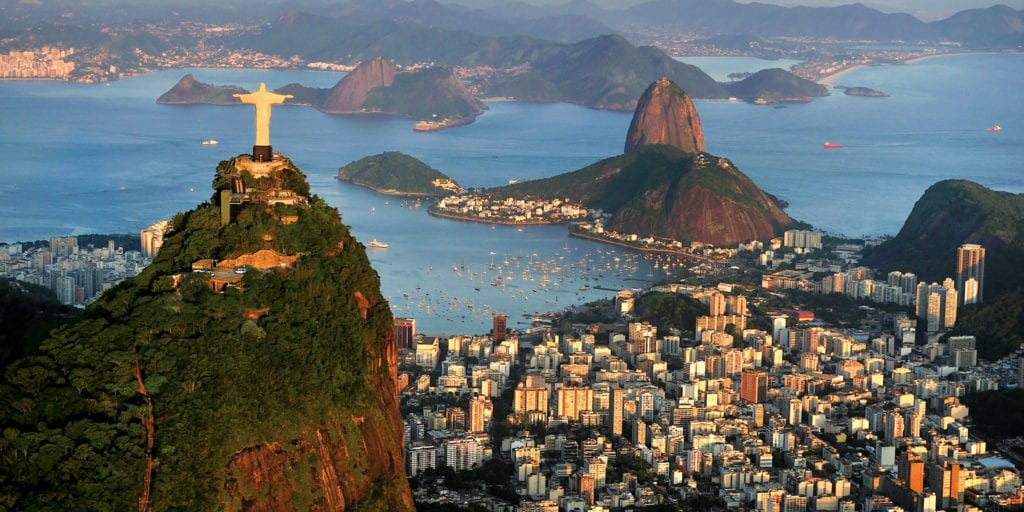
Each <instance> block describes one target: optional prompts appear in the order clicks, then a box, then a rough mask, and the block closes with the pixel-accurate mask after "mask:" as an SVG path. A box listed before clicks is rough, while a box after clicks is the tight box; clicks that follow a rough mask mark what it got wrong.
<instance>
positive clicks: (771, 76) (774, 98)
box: [726, 68, 828, 105]
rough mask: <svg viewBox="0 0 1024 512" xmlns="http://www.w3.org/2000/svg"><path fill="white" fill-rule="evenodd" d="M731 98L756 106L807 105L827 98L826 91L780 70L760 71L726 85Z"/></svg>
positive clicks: (821, 86)
mask: <svg viewBox="0 0 1024 512" xmlns="http://www.w3.org/2000/svg"><path fill="white" fill-rule="evenodd" d="M726 87H727V88H728V90H729V93H730V94H731V95H732V96H735V97H737V98H740V99H742V100H744V101H747V102H750V103H754V104H756V105H767V104H770V103H782V102H797V103H807V102H810V101H812V100H813V99H814V98H816V97H820V96H828V89H827V88H826V87H825V86H823V85H821V84H817V83H815V82H812V81H810V80H807V79H805V78H800V77H799V76H797V75H795V74H793V73H791V72H789V71H786V70H785V69H781V68H772V69H762V70H761V71H758V72H757V73H754V74H752V75H750V76H748V77H746V78H744V79H743V80H741V81H739V82H731V83H728V84H726Z"/></svg>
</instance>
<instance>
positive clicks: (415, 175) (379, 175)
mask: <svg viewBox="0 0 1024 512" xmlns="http://www.w3.org/2000/svg"><path fill="white" fill-rule="evenodd" d="M337 177H338V179H339V180H341V181H348V182H350V183H353V184H356V185H359V186H363V187H366V188H369V189H371V190H374V191H376V192H379V193H381V194H387V195H392V196H405V197H438V196H447V195H451V194H458V193H461V192H462V186H460V185H459V184H458V183H456V182H455V180H453V179H451V178H449V177H448V176H446V175H445V174H444V173H442V172H441V171H438V170H437V169H434V168H433V167H430V166H429V165H427V164H425V163H423V162H422V161H421V160H419V159H417V158H415V157H412V156H409V155H407V154H405V153H401V152H398V151H388V152H385V153H380V154H378V155H373V156H368V157H366V158H362V159H359V160H356V161H354V162H349V163H348V164H347V165H345V166H343V167H341V168H340V169H338V176H337Z"/></svg>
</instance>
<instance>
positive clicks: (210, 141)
mask: <svg viewBox="0 0 1024 512" xmlns="http://www.w3.org/2000/svg"><path fill="white" fill-rule="evenodd" d="M217 144H220V142H217V139H206V140H204V141H203V145H204V146H216V145H217Z"/></svg>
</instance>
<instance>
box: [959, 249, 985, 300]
mask: <svg viewBox="0 0 1024 512" xmlns="http://www.w3.org/2000/svg"><path fill="white" fill-rule="evenodd" d="M970 279H974V281H975V282H977V290H976V293H972V295H971V296H968V295H967V293H966V288H965V284H966V283H967V282H968V281H969V280H970ZM956 289H957V290H960V291H961V292H963V293H962V294H961V297H962V300H961V304H974V303H980V302H982V301H983V300H982V299H983V298H984V295H985V248H984V247H982V246H980V245H978V244H963V245H961V246H960V247H959V248H958V249H957V250H956ZM971 291H972V292H974V291H975V290H974V289H973V286H972V290H971Z"/></svg>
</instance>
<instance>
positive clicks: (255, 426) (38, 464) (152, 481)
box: [0, 159, 413, 511]
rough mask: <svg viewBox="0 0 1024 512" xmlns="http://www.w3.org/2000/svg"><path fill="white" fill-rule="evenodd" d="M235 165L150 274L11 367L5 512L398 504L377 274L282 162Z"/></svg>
mask: <svg viewBox="0 0 1024 512" xmlns="http://www.w3.org/2000/svg"><path fill="white" fill-rule="evenodd" d="M242 163H243V162H241V161H239V160H235V159H232V160H229V161H225V162H222V163H221V165H220V166H219V167H218V174H217V176H216V178H215V179H214V189H215V190H217V191H218V192H217V193H216V194H215V195H214V201H212V202H206V203H203V204H201V205H199V206H197V207H196V209H194V210H192V211H189V212H185V213H179V214H178V215H176V216H175V217H174V219H173V225H174V226H175V230H174V232H173V233H172V234H170V235H169V236H168V237H167V238H166V239H165V242H164V245H163V247H162V249H161V250H160V252H159V254H158V255H157V256H156V258H155V260H154V261H153V263H152V265H150V266H149V267H147V268H146V269H145V270H144V271H143V272H142V273H141V274H140V275H139V276H137V277H136V278H134V279H132V280H130V281H127V282H125V283H122V284H121V285H119V286H118V287H116V288H114V289H112V290H110V291H108V292H107V293H105V294H104V295H103V297H102V299H101V300H99V301H98V302H96V303H95V304H93V305H92V306H90V307H89V308H88V309H87V311H86V314H85V317H84V318H83V319H82V320H80V321H79V322H77V323H75V324H73V325H70V326H66V327H64V328H62V329H60V330H59V331H58V332H56V333H55V334H54V335H53V337H52V338H50V339H48V340H46V341H44V342H43V343H42V345H41V347H40V349H39V351H38V352H37V353H36V355H33V356H29V357H26V358H22V359H20V360H18V361H16V362H14V363H12V364H11V365H10V366H9V367H8V369H7V371H6V373H5V374H4V376H3V379H2V380H0V430H2V431H3V432H4V435H3V436H0V457H2V463H0V508H3V509H6V510H33V511H51V510H52V511H63V510H129V509H136V508H138V507H139V504H140V501H141V502H143V503H145V502H150V503H151V504H152V507H151V508H149V509H147V510H309V509H326V508H327V506H328V504H330V506H331V507H338V506H340V507H342V508H348V509H356V508H360V507H365V508H363V509H365V510H403V511H411V510H412V508H413V506H412V496H411V494H410V492H409V487H408V483H407V480H406V478H405V474H404V468H403V459H404V457H403V453H402V426H401V418H400V415H399V412H398V405H397V390H396V382H395V372H396V370H397V361H396V357H397V349H396V347H395V345H394V334H393V330H392V326H391V311H390V308H389V307H388V305H387V302H386V301H385V300H384V298H383V297H382V296H381V294H380V283H379V278H378V276H377V274H376V272H374V270H373V269H372V268H371V267H370V264H369V261H368V260H367V257H366V252H365V250H364V249H363V247H362V245H361V244H359V243H358V241H356V240H355V239H354V238H353V237H352V235H351V233H350V232H349V229H348V227H346V226H345V225H343V224H342V223H341V222H340V216H339V214H338V212H337V210H335V209H334V208H331V207H329V206H328V205H327V204H326V203H325V202H324V201H323V200H322V199H320V198H318V197H316V196H311V195H309V187H308V184H307V183H306V180H305V177H304V176H303V175H302V174H301V172H299V171H298V170H297V169H295V168H294V167H293V166H292V165H291V163H290V162H288V161H287V160H276V161H275V165H276V166H277V167H276V168H274V169H272V171H271V172H270V174H269V175H267V176H264V177H256V176H254V175H253V174H252V173H250V172H249V171H248V170H244V169H243V167H242ZM278 164H280V165H278ZM233 183H234V185H235V186H236V187H239V186H241V184H243V183H244V186H245V189H246V192H245V194H246V195H245V196H244V197H243V196H237V197H236V198H235V199H241V202H240V203H238V202H237V201H236V202H233V203H232V204H233V206H232V207H230V208H229V207H228V205H227V204H224V205H220V204H219V203H220V198H221V197H225V196H224V195H223V194H221V193H220V190H222V189H225V188H226V192H230V190H231V187H232V184H233ZM226 197H231V196H230V193H229V194H228V195H227V196H226ZM271 200H272V201H273V202H271ZM221 206H223V208H222V207H221ZM225 221H227V222H226V223H225ZM214 264H215V265H216V267H215V268H212V269H211V267H213V266H214ZM194 268H197V269H198V270H193V269H194ZM239 269H241V270H239ZM240 272H242V273H240Z"/></svg>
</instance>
